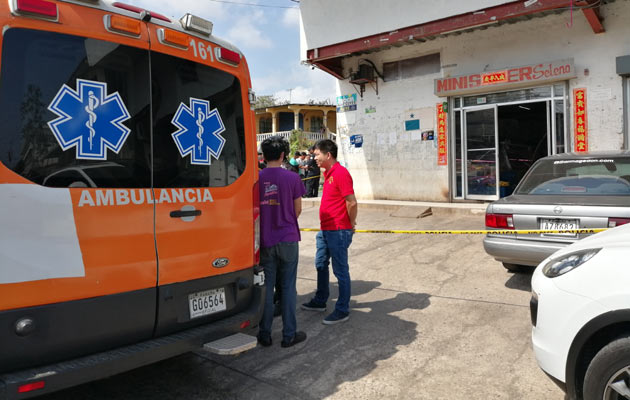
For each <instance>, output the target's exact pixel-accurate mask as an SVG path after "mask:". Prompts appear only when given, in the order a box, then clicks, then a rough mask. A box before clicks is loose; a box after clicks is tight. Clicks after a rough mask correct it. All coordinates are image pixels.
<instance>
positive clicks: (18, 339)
mask: <svg viewBox="0 0 630 400" xmlns="http://www.w3.org/2000/svg"><path fill="white" fill-rule="evenodd" d="M74 7H76V6H75V5H71V4H68V3H58V10H59V20H58V21H57V22H51V21H40V20H37V19H33V18H30V19H29V18H28V17H23V18H17V17H10V18H9V17H7V19H6V20H5V21H0V22H1V23H2V26H3V36H2V42H1V45H2V65H1V73H0V75H1V77H0V79H1V82H0V124H1V126H2V129H1V131H0V220H1V221H2V224H1V225H0V293H1V295H0V354H1V355H2V356H1V357H0V371H5V370H18V369H20V368H25V367H29V366H34V365H42V364H46V363H49V362H53V361H56V360H62V359H69V358H72V357H73V356H78V355H82V354H89V353H94V352H97V351H100V350H106V349H110V348H114V347H118V346H121V345H124V344H129V343H135V342H138V341H141V340H145V339H148V338H151V337H152V334H153V329H154V323H155V310H156V301H155V299H156V281H157V275H156V262H157V259H156V254H155V242H154V235H153V230H154V219H153V217H154V208H153V207H154V205H153V204H152V203H153V202H152V193H151V191H152V188H151V171H150V169H151V163H150V162H151V136H150V133H151V132H150V130H151V125H150V106H149V104H150V94H149V93H150V90H149V89H150V88H149V84H150V78H149V71H150V68H149V50H148V40H147V31H146V26H145V25H144V24H143V25H142V30H141V31H140V34H138V35H137V36H136V37H129V36H128V35H127V36H125V35H120V34H115V33H110V32H108V31H107V30H106V27H105V24H106V22H107V19H106V18H105V19H104V17H103V13H102V11H100V10H97V9H93V8H83V7H82V8H81V13H80V14H78V13H77V12H76V11H77V10H75V9H74ZM0 11H2V15H6V16H9V15H10V14H9V12H8V10H6V2H5V6H4V7H3V9H2V10H0ZM0 18H1V17H0Z"/></svg>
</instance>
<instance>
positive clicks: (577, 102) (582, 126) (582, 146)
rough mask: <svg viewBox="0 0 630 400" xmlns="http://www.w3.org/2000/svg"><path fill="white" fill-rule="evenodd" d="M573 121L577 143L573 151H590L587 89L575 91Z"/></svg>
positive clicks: (575, 142)
mask: <svg viewBox="0 0 630 400" xmlns="http://www.w3.org/2000/svg"><path fill="white" fill-rule="evenodd" d="M573 120H574V122H575V124H574V126H575V134H574V137H575V141H574V145H573V151H576V152H583V151H588V119H587V115H586V89H585V88H580V89H573Z"/></svg>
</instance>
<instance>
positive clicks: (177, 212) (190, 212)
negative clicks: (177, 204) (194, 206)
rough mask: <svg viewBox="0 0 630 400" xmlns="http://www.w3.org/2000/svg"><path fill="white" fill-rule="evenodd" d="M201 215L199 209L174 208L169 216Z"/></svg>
mask: <svg viewBox="0 0 630 400" xmlns="http://www.w3.org/2000/svg"><path fill="white" fill-rule="evenodd" d="M198 215H201V210H175V211H171V218H182V217H196V216H198Z"/></svg>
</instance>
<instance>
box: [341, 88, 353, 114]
mask: <svg viewBox="0 0 630 400" xmlns="http://www.w3.org/2000/svg"><path fill="white" fill-rule="evenodd" d="M356 110H357V94H356V93H353V94H344V95H343V96H339V97H337V112H338V113H344V112H348V111H356Z"/></svg>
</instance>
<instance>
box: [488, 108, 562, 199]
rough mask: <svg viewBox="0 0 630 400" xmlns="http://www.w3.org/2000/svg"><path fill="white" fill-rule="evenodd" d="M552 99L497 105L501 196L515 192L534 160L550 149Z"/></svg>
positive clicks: (547, 153) (544, 154) (546, 153)
mask: <svg viewBox="0 0 630 400" xmlns="http://www.w3.org/2000/svg"><path fill="white" fill-rule="evenodd" d="M550 103H551V102H549V101H541V102H537V103H525V104H514V105H507V106H500V107H499V108H498V115H499V118H498V121H499V140H498V142H499V197H505V196H509V195H510V194H512V192H513V191H514V188H515V187H516V185H517V184H518V183H519V182H520V181H521V179H522V178H523V176H524V175H525V172H527V170H528V169H529V167H531V165H532V164H533V163H534V161H536V160H538V159H539V158H542V157H545V156H547V155H549V154H550V152H549V142H550V134H549V125H550V124H549V107H550Z"/></svg>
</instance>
